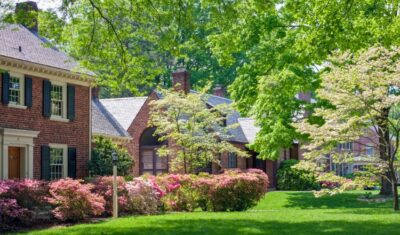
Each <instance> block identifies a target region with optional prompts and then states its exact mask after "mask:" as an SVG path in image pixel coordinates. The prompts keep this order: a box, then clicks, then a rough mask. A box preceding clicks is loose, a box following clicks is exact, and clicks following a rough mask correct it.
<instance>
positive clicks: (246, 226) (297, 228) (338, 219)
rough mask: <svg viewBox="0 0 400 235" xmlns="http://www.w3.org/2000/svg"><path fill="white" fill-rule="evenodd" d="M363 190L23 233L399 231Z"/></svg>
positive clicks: (399, 223)
mask: <svg viewBox="0 0 400 235" xmlns="http://www.w3.org/2000/svg"><path fill="white" fill-rule="evenodd" d="M363 193H364V192H362V191H356V192H348V193H344V194H341V195H336V196H332V197H322V198H314V196H313V195H312V193H310V192H270V193H268V194H267V195H266V197H265V198H264V199H263V200H262V201H261V202H260V203H259V204H258V205H257V206H255V207H254V208H252V209H251V210H249V211H246V212H220V213H212V212H193V213H172V214H165V215H157V216H132V217H125V218H120V219H116V220H113V219H110V220H106V221H103V222H99V223H95V224H81V225H75V226H70V227H62V228H59V227H58V228H51V229H46V230H37V231H31V232H28V234H85V235H86V234H87V235H89V234H140V235H141V234H149V235H150V234H151V235H161V234H166V235H168V234H171V235H181V234H192V235H196V234H207V235H208V234H221V235H233V234H374V235H375V234H400V213H394V212H393V211H392V209H391V203H390V202H386V203H368V202H362V201H359V200H357V198H358V197H359V196H360V195H362V194H363Z"/></svg>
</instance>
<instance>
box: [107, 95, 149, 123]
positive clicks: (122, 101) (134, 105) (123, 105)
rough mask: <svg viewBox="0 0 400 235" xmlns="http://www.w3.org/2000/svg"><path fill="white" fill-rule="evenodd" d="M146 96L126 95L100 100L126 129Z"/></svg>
mask: <svg viewBox="0 0 400 235" xmlns="http://www.w3.org/2000/svg"><path fill="white" fill-rule="evenodd" d="M146 99H147V97H128V98H115V99H101V100H100V102H101V103H102V104H103V105H104V107H105V108H106V109H107V110H108V111H109V112H110V113H111V114H112V115H113V116H114V118H115V119H116V120H117V121H118V122H119V123H120V124H121V126H122V127H123V128H124V129H125V130H128V128H129V126H130V125H131V124H132V122H133V120H134V119H135V118H136V115H137V114H138V113H139V111H140V109H141V108H142V106H143V104H144V103H145V102H146Z"/></svg>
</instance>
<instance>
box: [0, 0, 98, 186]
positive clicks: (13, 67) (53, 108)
mask: <svg viewBox="0 0 400 235" xmlns="http://www.w3.org/2000/svg"><path fill="white" fill-rule="evenodd" d="M16 10H36V11H37V10H38V9H37V6H36V3H34V2H24V3H20V4H17V8H16ZM33 22H34V23H35V24H34V25H32V24H30V26H29V27H27V26H23V25H19V24H7V25H2V26H1V28H0V72H1V78H0V81H1V82H0V97H1V104H0V179H9V178H15V179H19V178H36V179H47V180H51V179H57V178H62V177H67V176H68V177H73V178H75V177H85V176H87V173H88V172H87V161H88V160H89V157H90V148H91V141H90V140H91V123H90V122H91V119H90V115H91V111H90V107H91V105H90V102H91V95H90V93H91V89H90V83H91V81H92V80H93V78H94V77H93V76H94V74H92V73H91V72H89V71H86V70H84V69H81V68H80V67H79V66H78V63H77V62H76V61H74V60H73V59H72V58H70V57H68V56H67V55H66V54H64V53H63V52H61V51H59V50H57V48H54V47H49V46H47V45H45V44H46V43H47V40H46V39H44V38H42V37H40V36H39V35H38V31H37V29H38V25H37V21H36V20H34V21H33Z"/></svg>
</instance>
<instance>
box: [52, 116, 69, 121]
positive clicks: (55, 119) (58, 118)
mask: <svg viewBox="0 0 400 235" xmlns="http://www.w3.org/2000/svg"><path fill="white" fill-rule="evenodd" d="M50 120H52V121H57V122H69V119H66V118H63V117H57V116H51V117H50Z"/></svg>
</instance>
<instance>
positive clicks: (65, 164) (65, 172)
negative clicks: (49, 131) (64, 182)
mask: <svg viewBox="0 0 400 235" xmlns="http://www.w3.org/2000/svg"><path fill="white" fill-rule="evenodd" d="M49 147H50V156H49V157H50V159H51V149H63V172H62V177H61V178H66V177H68V145H66V144H49ZM50 162H51V160H50ZM49 170H50V168H49ZM49 173H50V172H49Z"/></svg>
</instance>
